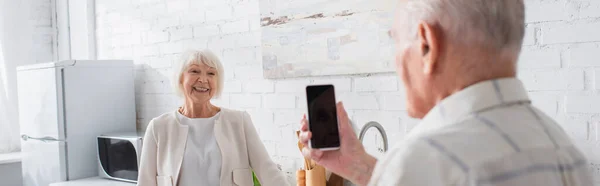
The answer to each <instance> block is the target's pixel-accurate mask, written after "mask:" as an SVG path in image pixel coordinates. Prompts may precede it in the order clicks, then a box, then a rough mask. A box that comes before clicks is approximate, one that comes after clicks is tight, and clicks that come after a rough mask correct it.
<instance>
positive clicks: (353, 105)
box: [34, 0, 600, 184]
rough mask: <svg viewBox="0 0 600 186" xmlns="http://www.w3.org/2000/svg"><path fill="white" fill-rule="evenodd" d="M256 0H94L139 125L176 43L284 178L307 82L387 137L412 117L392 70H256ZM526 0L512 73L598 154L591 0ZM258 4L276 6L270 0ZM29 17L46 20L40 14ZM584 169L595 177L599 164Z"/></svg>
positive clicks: (164, 91)
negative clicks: (246, 123)
mask: <svg viewBox="0 0 600 186" xmlns="http://www.w3.org/2000/svg"><path fill="white" fill-rule="evenodd" d="M259 2H260V1H258V0H244V1H233V0H194V1H189V0H173V1H171V0H169V1H162V0H150V1H149V0H144V1H141V0H132V1H114V0H113V1H96V7H97V10H96V12H97V20H96V22H97V25H98V26H97V30H96V33H97V36H98V56H99V58H100V59H109V58H110V59H114V58H115V57H117V58H129V59H134V61H135V64H136V65H137V66H136V69H137V71H136V100H137V101H136V103H137V108H138V109H137V118H138V128H140V129H145V128H146V125H147V124H148V121H149V120H150V119H151V118H153V117H156V116H158V115H160V114H161V113H162V112H166V111H170V110H173V109H174V108H176V107H177V106H178V105H179V104H181V100H179V99H177V98H176V97H175V96H174V95H173V91H172V89H171V87H170V86H171V85H170V82H169V79H168V77H171V76H170V72H169V70H170V69H169V68H170V67H171V64H172V62H173V61H174V60H176V59H177V58H176V57H177V56H178V54H179V53H181V50H188V49H202V48H209V49H211V50H213V51H214V52H215V53H216V54H217V55H219V57H220V58H221V61H222V62H223V65H224V67H225V75H224V78H225V80H226V82H225V87H224V95H223V97H222V98H220V99H216V100H214V101H213V102H214V103H215V104H217V105H219V106H223V107H229V108H232V109H238V110H246V111H248V112H249V113H250V115H251V116H252V119H253V121H254V124H255V127H256V128H257V130H258V131H259V134H260V135H261V138H262V140H263V142H264V143H265V146H266V148H267V150H268V152H269V154H270V155H271V156H272V157H273V160H275V161H276V162H277V163H278V164H280V165H281V166H282V169H283V170H284V171H286V173H287V174H288V178H290V179H289V180H290V182H291V183H293V182H294V179H293V174H295V172H293V171H294V170H297V169H298V168H299V166H300V165H301V163H298V162H297V161H300V152H298V149H297V147H296V146H295V140H296V138H295V136H294V135H293V132H294V131H295V130H297V127H298V122H299V120H300V118H301V117H302V114H303V113H305V112H306V97H305V93H304V91H305V90H304V87H305V86H306V85H311V84H333V85H334V86H335V88H336V99H337V100H338V101H343V102H344V104H345V106H346V109H347V110H348V113H349V114H350V115H351V117H352V119H353V121H355V122H356V125H357V126H362V125H364V124H365V122H367V121H371V120H373V121H377V122H380V123H381V124H382V125H384V127H385V128H386V131H387V132H388V136H389V137H390V140H392V141H391V142H390V144H395V143H396V142H397V141H399V140H401V139H402V138H403V136H404V135H405V134H406V133H407V132H409V131H410V130H411V129H412V128H414V126H415V125H416V124H417V123H418V122H419V120H418V119H413V118H410V117H408V116H407V114H406V101H405V98H404V95H405V93H404V91H403V90H402V89H403V86H402V85H401V82H400V79H399V78H397V75H396V74H391V73H390V74H374V75H371V76H366V75H350V76H327V77H310V78H291V79H276V80H270V79H269V80H267V79H264V78H263V73H262V66H261V59H262V56H261V47H260V46H261V32H260V20H259V19H260V15H259V12H260V11H259V6H258V4H259ZM292 3H293V2H292ZM526 4H527V12H526V15H527V18H526V22H527V28H526V31H525V39H524V43H523V45H524V46H525V47H524V48H523V52H522V54H521V55H520V58H519V65H518V67H519V73H518V77H519V78H521V79H522V81H523V83H524V84H525V86H526V87H527V89H528V91H530V94H531V98H532V101H533V104H534V105H535V106H536V107H538V108H539V109H540V110H542V111H543V112H544V113H546V114H548V115H550V116H551V117H553V118H556V119H557V121H558V122H559V123H560V125H561V126H563V128H565V130H566V131H567V132H568V133H569V134H570V135H571V137H572V138H573V139H575V141H576V143H577V144H578V146H580V147H582V148H583V150H584V152H585V153H586V154H590V155H592V157H595V156H593V154H600V148H598V147H597V146H596V145H594V144H596V143H597V140H598V139H600V136H598V133H599V132H598V131H600V129H598V128H600V127H598V125H600V118H599V117H594V116H597V115H598V114H600V94H598V90H600V61H599V60H598V59H600V34H598V33H600V19H599V18H600V2H597V1H591V0H552V1H548V0H526ZM290 6H293V5H290ZM261 8H265V9H268V10H273V11H275V10H276V8H277V6H275V5H271V6H263V7H261ZM44 15H46V14H45V13H44ZM36 23H39V24H40V25H47V21H44V20H40V21H36ZM46 31H48V30H46ZM50 31H51V30H49V32H50ZM40 34H41V36H39V37H34V38H37V40H39V41H43V43H49V38H48V37H45V36H46V35H49V34H51V33H46V32H44V33H40ZM45 45H48V46H49V47H51V44H45ZM357 52H360V51H357ZM169 97H170V98H171V99H169ZM594 118H596V119H595V120H594ZM356 130H359V129H356ZM594 165H596V166H597V168H600V158H596V159H592V165H591V166H592V167H593V166H594ZM599 170H600V169H599ZM593 174H594V176H595V177H596V178H597V179H598V182H597V183H598V184H600V171H596V172H593Z"/></svg>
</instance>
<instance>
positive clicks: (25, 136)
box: [21, 134, 65, 142]
mask: <svg viewBox="0 0 600 186" xmlns="http://www.w3.org/2000/svg"><path fill="white" fill-rule="evenodd" d="M21 139H23V141H27V140H39V141H42V142H54V141H58V142H64V141H65V140H59V139H56V138H53V137H49V136H45V137H41V138H35V137H31V136H28V135H26V134H23V135H21Z"/></svg>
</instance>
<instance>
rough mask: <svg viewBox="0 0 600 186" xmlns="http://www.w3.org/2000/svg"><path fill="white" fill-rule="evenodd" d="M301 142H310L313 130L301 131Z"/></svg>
mask: <svg viewBox="0 0 600 186" xmlns="http://www.w3.org/2000/svg"><path fill="white" fill-rule="evenodd" d="M299 137H300V143H306V144H307V143H308V140H310V138H311V137H312V133H311V132H307V131H306V132H300V136H299Z"/></svg>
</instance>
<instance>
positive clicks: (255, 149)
mask: <svg viewBox="0 0 600 186" xmlns="http://www.w3.org/2000/svg"><path fill="white" fill-rule="evenodd" d="M173 71H174V72H175V77H174V79H173V80H174V81H173V82H174V88H175V90H176V92H177V94H179V96H181V97H183V98H184V104H183V105H182V106H181V107H179V108H178V109H177V110H174V111H172V112H168V113H165V114H163V115H161V116H158V117H156V118H154V119H152V121H150V124H148V128H147V129H146V134H145V136H144V144H143V148H142V157H141V161H140V162H141V164H140V168H139V177H138V185H139V186H172V185H178V186H190V185H210V186H212V185H227V186H229V185H240V186H245V185H253V177H252V171H254V172H255V173H256V175H257V177H258V180H259V181H260V182H261V184H262V185H267V186H268V185H274V186H282V185H289V184H288V183H287V182H286V179H285V176H284V175H283V173H282V172H280V171H279V169H278V168H277V165H276V164H275V163H274V162H273V161H272V160H271V158H270V157H269V154H268V153H267V150H266V149H265V147H264V145H263V144H262V142H261V141H260V138H259V137H258V133H257V132H256V129H255V128H254V125H253V124H252V120H251V119H250V116H249V115H248V113H246V112H242V111H236V110H230V109H226V108H221V107H217V106H215V105H213V104H211V102H210V100H211V99H212V98H215V97H218V96H219V95H220V94H221V91H222V90H223V78H224V74H223V66H222V65H221V63H220V62H219V59H218V58H217V57H216V56H215V55H214V54H213V53H212V52H210V51H208V50H203V51H193V52H188V53H187V54H184V55H183V58H182V60H180V61H179V62H178V63H176V64H175V65H174V66H173Z"/></svg>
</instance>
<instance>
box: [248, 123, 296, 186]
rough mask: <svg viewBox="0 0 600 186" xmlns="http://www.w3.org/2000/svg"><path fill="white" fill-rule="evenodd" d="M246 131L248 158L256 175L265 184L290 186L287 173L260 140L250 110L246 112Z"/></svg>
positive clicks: (266, 185)
mask: <svg viewBox="0 0 600 186" xmlns="http://www.w3.org/2000/svg"><path fill="white" fill-rule="evenodd" d="M244 132H245V134H246V146H247V147H248V156H249V157H248V158H249V160H250V167H252V170H254V172H255V173H256V177H257V178H258V180H259V181H260V184H261V185H264V186H289V185H290V184H289V183H288V182H287V181H286V178H285V175H284V174H283V172H281V171H280V170H279V169H278V168H277V165H276V164H275V162H273V160H271V157H270V156H269V153H268V152H267V149H266V148H265V145H264V144H263V143H262V141H261V140H260V137H259V136H258V132H256V128H254V124H252V119H251V118H250V114H248V112H244Z"/></svg>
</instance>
